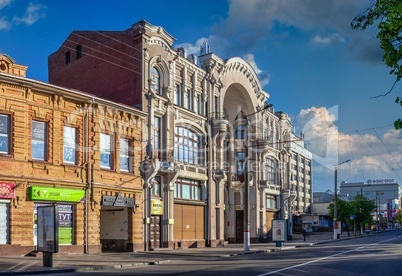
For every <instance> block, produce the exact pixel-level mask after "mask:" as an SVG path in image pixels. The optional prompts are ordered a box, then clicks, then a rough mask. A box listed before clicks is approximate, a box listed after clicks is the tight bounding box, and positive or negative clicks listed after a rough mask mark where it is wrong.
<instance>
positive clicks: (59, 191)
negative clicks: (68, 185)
mask: <svg viewBox="0 0 402 276" xmlns="http://www.w3.org/2000/svg"><path fill="white" fill-rule="evenodd" d="M29 197H30V199H31V200H45V201H58V202H77V203H78V202H82V203H84V202H85V190H77V189H63V188H49V187H39V186H31V187H30V191H29Z"/></svg>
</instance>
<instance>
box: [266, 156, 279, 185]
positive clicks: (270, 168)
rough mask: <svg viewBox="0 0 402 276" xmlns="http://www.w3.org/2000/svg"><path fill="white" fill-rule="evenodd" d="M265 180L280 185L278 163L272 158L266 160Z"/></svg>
mask: <svg viewBox="0 0 402 276" xmlns="http://www.w3.org/2000/svg"><path fill="white" fill-rule="evenodd" d="M264 179H265V180H267V181H268V182H269V183H273V184H278V183H277V182H278V181H277V180H278V162H277V161H276V160H275V159H272V158H265V164H264Z"/></svg>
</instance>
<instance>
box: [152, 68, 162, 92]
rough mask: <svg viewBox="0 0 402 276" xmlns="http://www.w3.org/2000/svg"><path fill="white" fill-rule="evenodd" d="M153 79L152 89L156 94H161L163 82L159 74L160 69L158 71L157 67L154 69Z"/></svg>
mask: <svg viewBox="0 0 402 276" xmlns="http://www.w3.org/2000/svg"><path fill="white" fill-rule="evenodd" d="M151 79H152V89H153V91H154V92H155V93H157V94H161V93H160V82H161V79H160V74H159V71H158V69H156V68H155V67H154V68H152V76H151Z"/></svg>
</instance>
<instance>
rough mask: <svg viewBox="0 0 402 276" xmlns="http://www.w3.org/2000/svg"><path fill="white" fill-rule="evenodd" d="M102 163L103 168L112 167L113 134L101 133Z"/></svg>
mask: <svg viewBox="0 0 402 276" xmlns="http://www.w3.org/2000/svg"><path fill="white" fill-rule="evenodd" d="M100 159H101V160H100V165H101V168H105V169H112V136H111V135H110V134H105V133H101V135H100Z"/></svg>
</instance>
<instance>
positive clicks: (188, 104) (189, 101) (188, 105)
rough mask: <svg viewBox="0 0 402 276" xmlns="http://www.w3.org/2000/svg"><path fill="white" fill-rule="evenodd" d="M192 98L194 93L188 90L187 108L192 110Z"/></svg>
mask: <svg viewBox="0 0 402 276" xmlns="http://www.w3.org/2000/svg"><path fill="white" fill-rule="evenodd" d="M193 99H194V93H193V90H188V97H187V101H188V103H187V108H188V109H190V110H194V104H193Z"/></svg>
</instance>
